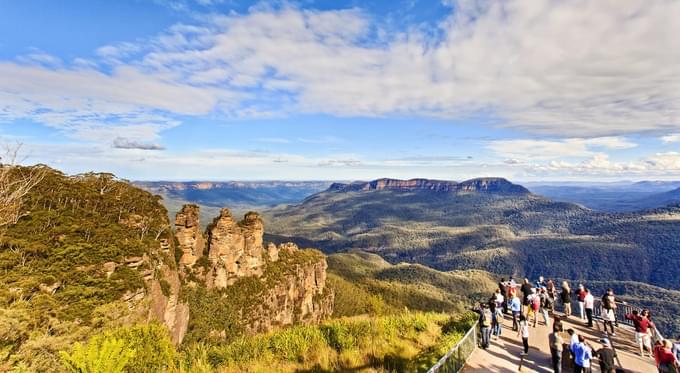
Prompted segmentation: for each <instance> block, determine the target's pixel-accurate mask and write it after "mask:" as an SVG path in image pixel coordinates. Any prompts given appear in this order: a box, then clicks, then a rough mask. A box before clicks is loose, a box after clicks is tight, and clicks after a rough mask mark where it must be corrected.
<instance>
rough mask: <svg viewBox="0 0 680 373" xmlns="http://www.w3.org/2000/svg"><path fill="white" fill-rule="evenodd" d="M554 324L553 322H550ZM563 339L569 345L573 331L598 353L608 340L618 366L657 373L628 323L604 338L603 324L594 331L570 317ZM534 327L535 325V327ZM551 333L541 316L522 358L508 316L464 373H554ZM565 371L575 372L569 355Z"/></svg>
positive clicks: (564, 362)
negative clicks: (604, 339)
mask: <svg viewBox="0 0 680 373" xmlns="http://www.w3.org/2000/svg"><path fill="white" fill-rule="evenodd" d="M549 321H550V322H551V323H552V320H549ZM562 324H563V325H564V330H565V333H564V339H565V342H567V343H568V340H569V339H568V335H567V333H566V330H567V329H569V328H572V329H574V330H575V331H576V333H577V334H579V335H583V336H585V338H586V341H587V342H588V343H589V344H590V345H591V346H593V348H594V349H595V350H597V349H599V348H601V346H602V344H601V343H600V342H599V341H600V339H602V338H605V337H606V338H608V339H609V340H610V341H611V343H612V345H613V347H614V349H615V350H616V353H617V355H618V359H617V361H616V362H617V365H618V366H619V367H621V368H623V369H625V371H626V372H635V373H638V372H640V373H653V372H656V371H657V369H656V365H655V362H654V359H653V358H650V357H647V356H645V357H641V356H640V355H639V350H638V347H637V345H636V344H635V330H634V329H633V328H632V327H631V326H629V325H625V324H619V327H618V328H616V336H615V337H611V336H605V333H604V329H603V324H602V321H600V320H597V321H596V322H595V324H594V326H593V327H592V328H589V327H587V326H586V323H585V321H583V320H581V319H580V318H579V317H578V316H571V317H569V318H566V319H563V320H562ZM532 325H533V324H532ZM551 331H552V326H551V327H550V328H548V327H546V326H545V325H544V324H543V320H542V317H541V316H540V315H539V322H538V324H537V325H536V327H535V328H534V327H533V326H532V327H530V336H529V346H530V348H529V355H528V356H521V355H520V353H521V352H522V350H523V347H522V339H521V338H520V337H518V336H517V332H516V331H513V330H512V318H511V317H506V318H505V319H504V322H503V331H502V333H501V337H499V338H498V339H493V337H492V339H491V344H490V347H489V348H488V349H487V350H484V349H481V348H477V349H475V350H474V352H472V355H470V357H469V359H468V360H467V364H466V365H465V367H464V368H463V370H462V372H464V373H477V372H479V373H481V372H485V373H486V372H495V373H504V372H531V373H533V372H541V373H552V372H553V369H552V364H551V357H550V347H549V345H548V335H549V334H550V332H551ZM592 363H593V364H592V368H593V372H599V371H600V366H599V361H598V360H597V358H594V359H593V360H592ZM562 367H563V372H565V373H566V372H573V369H572V364H571V361H570V360H569V357H568V353H567V352H566V351H565V354H564V355H563V358H562Z"/></svg>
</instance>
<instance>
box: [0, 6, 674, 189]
mask: <svg viewBox="0 0 680 373" xmlns="http://www.w3.org/2000/svg"><path fill="white" fill-rule="evenodd" d="M678 18H680V2H678V1H667V0H647V1H643V0H625V1H613V0H611V1H610V0H606V1H604V0H603V1H576V0H573V1H572V0H569V1H560V2H555V1H548V0H524V1H517V0H509V1H502V0H486V1H472V0H458V1H456V0H441V1H439V0H431V1H423V0H397V1H388V0H382V1H377V2H370V4H369V3H364V2H356V1H349V0H346V1H327V0H316V1H299V2H295V1H255V2H253V1H248V2H245V1H226V0H128V1H118V2H93V1H85V0H73V1H69V2H68V3H56V2H50V1H38V0H26V1H21V2H19V1H14V2H10V1H5V2H0V35H2V36H1V37H0V141H2V142H6V143H7V142H9V143H14V142H21V143H23V144H24V149H23V150H24V151H25V152H26V154H28V155H29V158H28V159H27V160H26V162H27V163H45V164H48V165H50V166H53V167H55V168H58V169H60V170H63V171H65V172H68V173H78V172H85V171H90V170H94V171H107V172H113V173H115V174H117V175H118V176H120V177H123V178H126V179H131V180H371V179H376V178H381V177H392V178H403V179H406V178H416V177H423V178H436V179H446V180H457V181H462V180H465V179H470V178H474V177H486V176H496V177H506V178H508V179H510V180H513V181H518V182H523V181H537V180H550V181H567V180H586V181H612V180H670V179H680V48H679V47H680V45H679V43H678V41H677V35H680V23H678V22H677V21H676V20H677V19H678Z"/></svg>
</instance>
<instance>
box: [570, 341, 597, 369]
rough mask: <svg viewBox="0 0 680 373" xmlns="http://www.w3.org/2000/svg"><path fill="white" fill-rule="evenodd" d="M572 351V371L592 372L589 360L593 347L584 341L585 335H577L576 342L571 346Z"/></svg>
mask: <svg viewBox="0 0 680 373" xmlns="http://www.w3.org/2000/svg"><path fill="white" fill-rule="evenodd" d="M573 351H574V373H590V372H592V370H591V368H590V366H591V360H592V359H593V349H592V348H591V347H590V346H589V345H588V344H587V343H586V339H585V337H583V336H582V335H579V336H578V343H577V344H576V345H574V346H573Z"/></svg>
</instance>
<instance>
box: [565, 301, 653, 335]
mask: <svg viewBox="0 0 680 373" xmlns="http://www.w3.org/2000/svg"><path fill="white" fill-rule="evenodd" d="M573 304H576V305H578V298H576V299H575V303H573ZM594 306H595V308H594V309H593V318H595V319H598V320H601V319H602V309H603V307H602V300H601V299H597V298H595V303H594ZM574 308H575V309H574ZM641 309H642V307H639V306H636V305H633V304H628V303H621V302H616V310H615V311H614V314H615V315H616V321H617V322H618V323H619V324H624V325H628V326H631V327H634V326H635V323H633V320H628V319H626V315H627V314H631V313H633V311H634V310H638V311H640V310H641ZM574 311H576V312H578V306H576V307H572V313H573V314H575V312H574ZM653 332H654V335H653V338H652V343H653V342H656V341H657V340H661V341H663V339H664V338H663V335H662V334H661V332H660V331H659V330H658V329H657V328H654V329H653Z"/></svg>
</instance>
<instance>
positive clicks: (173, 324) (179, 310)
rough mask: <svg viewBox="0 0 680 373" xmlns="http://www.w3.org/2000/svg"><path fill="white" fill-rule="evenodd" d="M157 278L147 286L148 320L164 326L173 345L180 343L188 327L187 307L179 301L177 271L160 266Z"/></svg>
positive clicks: (179, 291) (179, 292)
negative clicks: (148, 300) (148, 299)
mask: <svg viewBox="0 0 680 373" xmlns="http://www.w3.org/2000/svg"><path fill="white" fill-rule="evenodd" d="M158 273H159V278H158V279H154V280H152V281H150V282H149V283H148V284H147V287H148V289H149V298H150V307H149V320H150V321H151V320H155V321H158V322H160V323H163V324H165V326H166V327H167V328H168V330H169V331H170V336H171V337H172V341H173V342H174V343H175V344H180V343H182V340H183V339H184V336H185V335H186V333H187V327H188V325H189V305H188V304H186V303H184V302H182V301H181V298H180V297H181V292H182V284H181V282H180V279H179V274H178V273H177V270H175V269H173V268H170V267H168V266H167V265H162V266H160V267H159V270H158Z"/></svg>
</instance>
